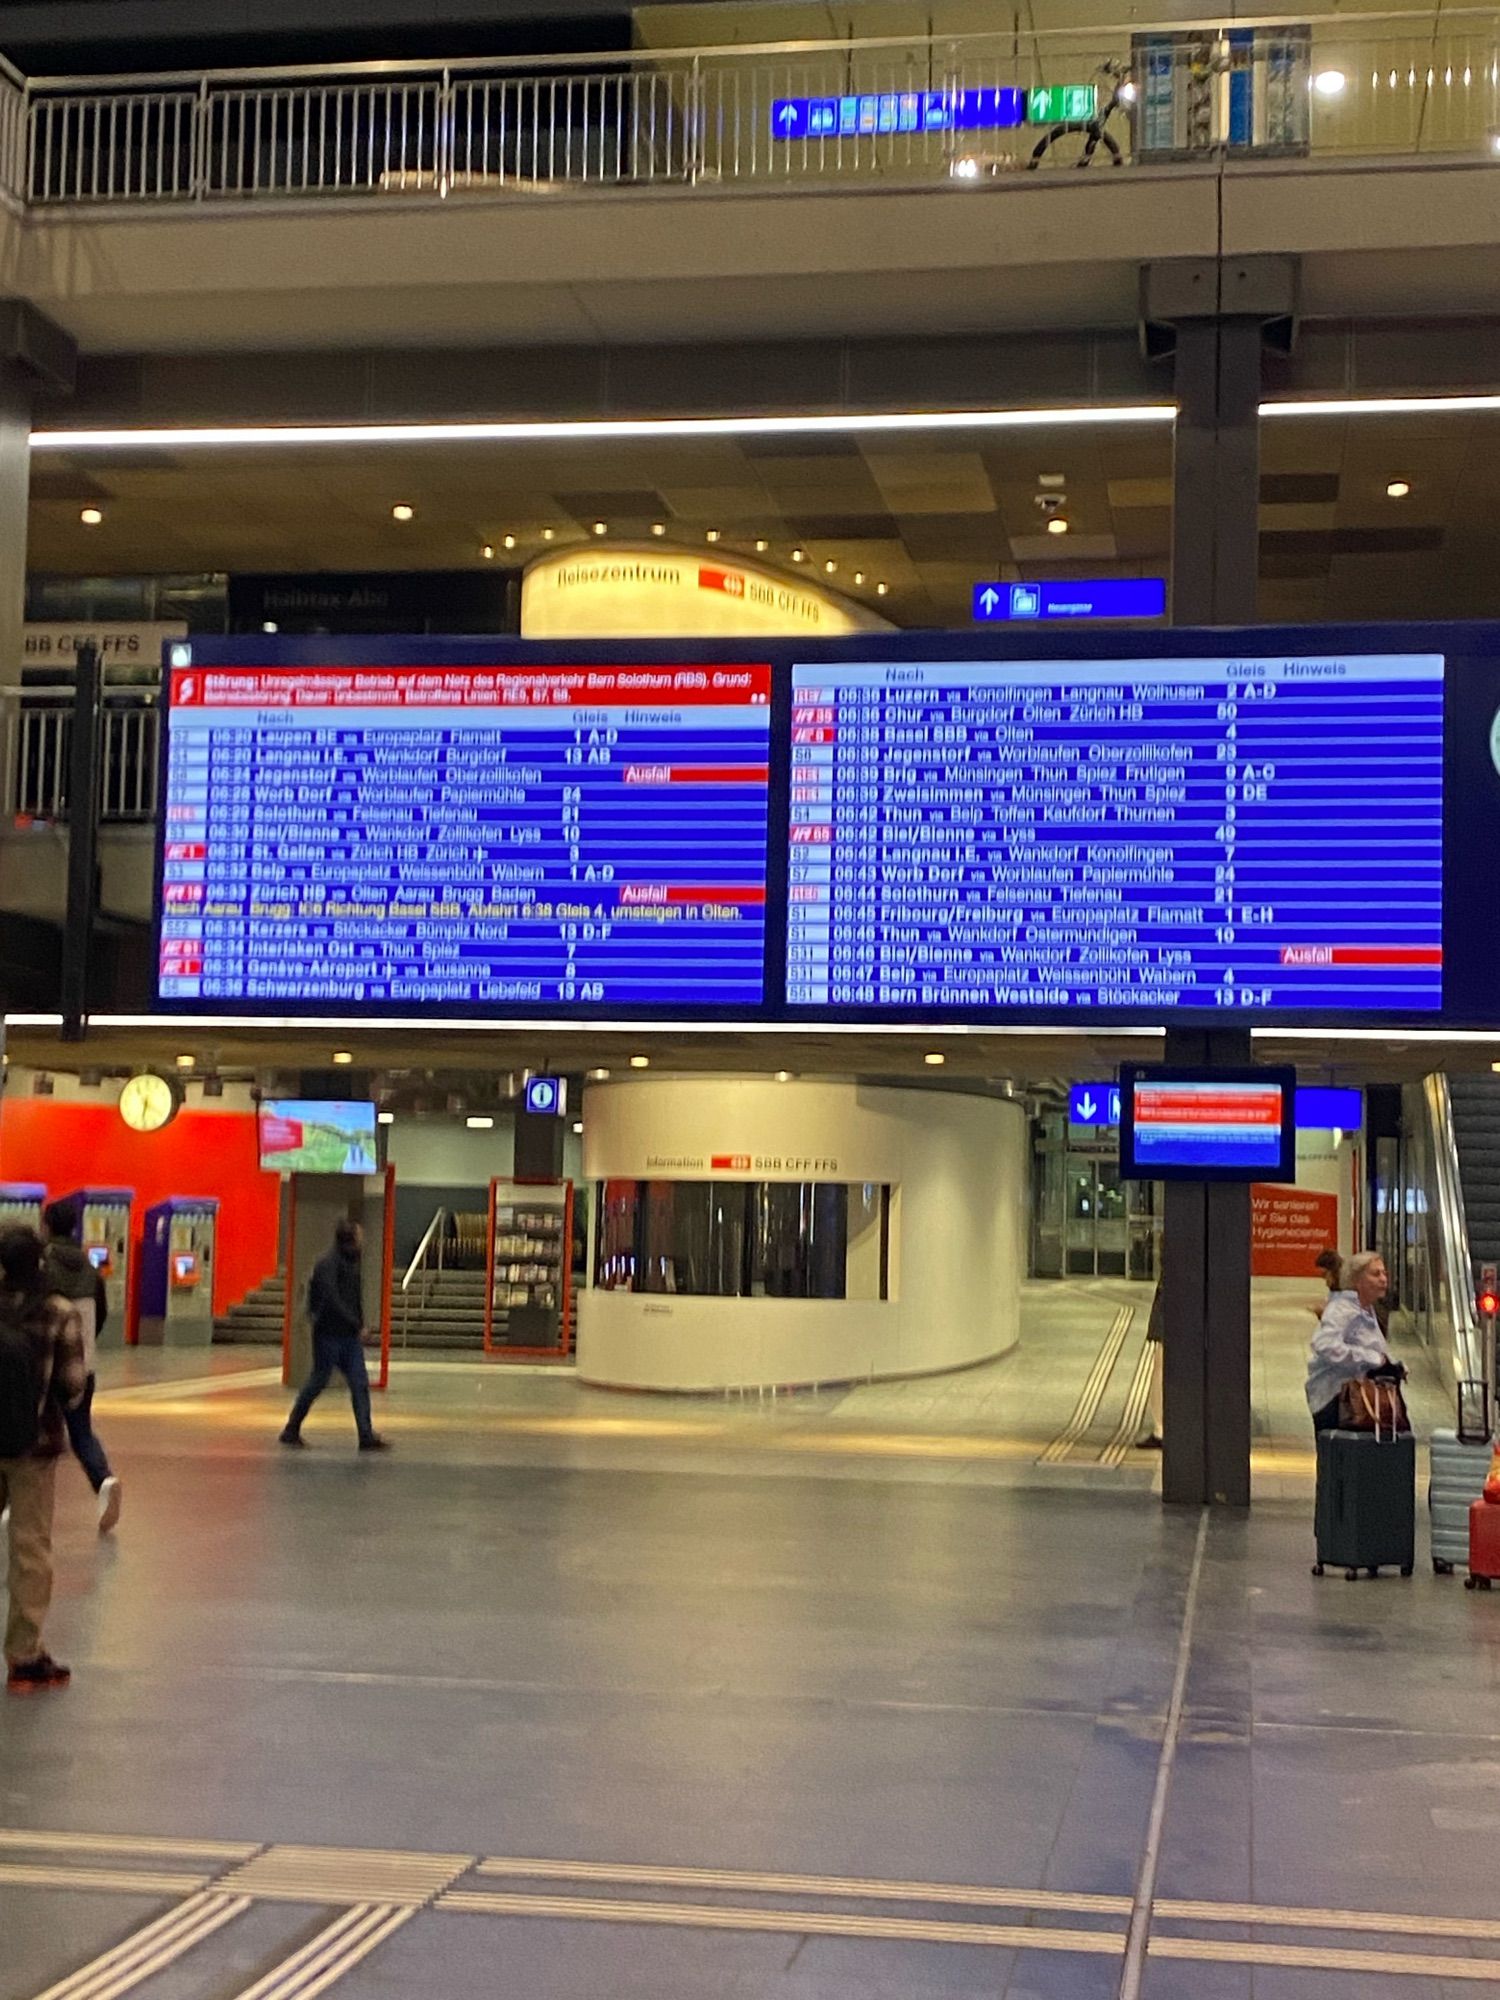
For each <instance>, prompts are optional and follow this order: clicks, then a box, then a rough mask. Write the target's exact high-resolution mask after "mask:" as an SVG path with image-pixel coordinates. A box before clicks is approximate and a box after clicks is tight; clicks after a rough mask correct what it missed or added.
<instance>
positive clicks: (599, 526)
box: [594, 521, 609, 535]
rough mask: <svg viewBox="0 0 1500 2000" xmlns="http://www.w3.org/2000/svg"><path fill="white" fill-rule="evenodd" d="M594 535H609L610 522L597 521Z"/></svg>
mask: <svg viewBox="0 0 1500 2000" xmlns="http://www.w3.org/2000/svg"><path fill="white" fill-rule="evenodd" d="M594 533H595V534H596V535H607V534H608V533H609V523H608V521H596V522H595V523H594Z"/></svg>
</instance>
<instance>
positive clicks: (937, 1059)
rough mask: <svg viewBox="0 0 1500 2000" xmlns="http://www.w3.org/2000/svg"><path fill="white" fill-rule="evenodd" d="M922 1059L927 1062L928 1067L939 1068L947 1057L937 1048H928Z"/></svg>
mask: <svg viewBox="0 0 1500 2000" xmlns="http://www.w3.org/2000/svg"><path fill="white" fill-rule="evenodd" d="M922 1060H923V1062H924V1063H926V1064H927V1066H928V1067H929V1069H941V1068H942V1066H943V1064H944V1063H945V1062H946V1061H947V1060H948V1058H947V1057H946V1056H945V1055H944V1054H942V1052H941V1051H940V1050H938V1049H929V1050H928V1052H927V1054H926V1055H925V1056H923V1058H922Z"/></svg>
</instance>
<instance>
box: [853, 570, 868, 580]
mask: <svg viewBox="0 0 1500 2000" xmlns="http://www.w3.org/2000/svg"><path fill="white" fill-rule="evenodd" d="M864 580H865V573H864V571H863V570H862V569H857V570H856V571H855V572H854V581H855V582H856V583H863V582H864Z"/></svg>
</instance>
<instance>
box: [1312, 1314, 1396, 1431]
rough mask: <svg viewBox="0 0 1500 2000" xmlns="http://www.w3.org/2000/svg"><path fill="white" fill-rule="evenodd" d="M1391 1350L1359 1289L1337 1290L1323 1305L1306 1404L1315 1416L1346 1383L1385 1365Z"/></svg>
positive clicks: (1314, 1344) (1313, 1350)
mask: <svg viewBox="0 0 1500 2000" xmlns="http://www.w3.org/2000/svg"><path fill="white" fill-rule="evenodd" d="M1390 1358H1391V1356H1390V1350H1389V1348H1388V1347H1387V1346H1386V1344H1385V1337H1384V1335H1383V1334H1382V1333H1381V1331H1380V1321H1379V1320H1378V1319H1376V1317H1375V1314H1374V1312H1373V1311H1372V1310H1371V1308H1370V1307H1369V1306H1362V1305H1361V1304H1360V1302H1359V1293H1358V1292H1335V1293H1334V1294H1333V1296H1332V1298H1330V1299H1329V1301H1328V1303H1327V1305H1326V1306H1324V1308H1323V1317H1322V1318H1321V1319H1320V1320H1319V1321H1318V1330H1317V1332H1316V1333H1315V1334H1314V1335H1313V1337H1312V1351H1311V1353H1310V1354H1309V1355H1308V1357H1307V1407H1308V1408H1309V1409H1310V1410H1311V1411H1312V1412H1313V1414H1314V1416H1316V1415H1317V1413H1318V1411H1319V1410H1321V1409H1322V1408H1323V1406H1324V1404H1325V1403H1331V1402H1332V1401H1333V1399H1334V1397H1335V1396H1336V1395H1337V1394H1338V1392H1339V1390H1340V1389H1342V1388H1343V1386H1344V1384H1345V1383H1346V1382H1354V1381H1357V1380H1358V1379H1359V1378H1360V1377H1361V1376H1362V1375H1368V1374H1369V1372H1370V1370H1371V1369H1372V1368H1383V1367H1384V1366H1385V1364H1386V1363H1387V1362H1388V1361H1389V1360H1390Z"/></svg>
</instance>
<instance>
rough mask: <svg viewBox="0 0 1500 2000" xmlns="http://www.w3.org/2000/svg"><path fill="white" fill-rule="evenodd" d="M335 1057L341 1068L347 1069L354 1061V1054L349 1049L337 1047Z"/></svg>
mask: <svg viewBox="0 0 1500 2000" xmlns="http://www.w3.org/2000/svg"><path fill="white" fill-rule="evenodd" d="M333 1059H334V1061H335V1062H336V1063H337V1064H338V1066H339V1068H340V1069H346V1068H347V1067H348V1066H349V1064H350V1063H352V1062H353V1060H354V1057H353V1054H352V1053H351V1052H350V1050H348V1049H335V1050H334V1052H333Z"/></svg>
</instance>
